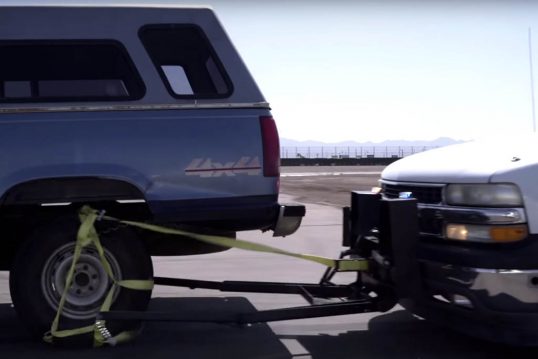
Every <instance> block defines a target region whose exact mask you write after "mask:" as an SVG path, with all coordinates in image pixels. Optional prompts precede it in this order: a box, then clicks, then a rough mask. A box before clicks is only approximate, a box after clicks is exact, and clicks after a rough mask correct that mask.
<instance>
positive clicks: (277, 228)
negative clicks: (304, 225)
mask: <svg viewBox="0 0 538 359" xmlns="http://www.w3.org/2000/svg"><path fill="white" fill-rule="evenodd" d="M305 213H306V210H305V207H304V206H303V205H299V204H291V205H290V204H287V205H280V209H279V211H278V218H277V221H276V223H275V225H274V227H273V237H285V236H289V235H290V234H293V233H295V231H297V229H298V228H299V226H300V225H301V221H302V220H303V217H304V215H305Z"/></svg>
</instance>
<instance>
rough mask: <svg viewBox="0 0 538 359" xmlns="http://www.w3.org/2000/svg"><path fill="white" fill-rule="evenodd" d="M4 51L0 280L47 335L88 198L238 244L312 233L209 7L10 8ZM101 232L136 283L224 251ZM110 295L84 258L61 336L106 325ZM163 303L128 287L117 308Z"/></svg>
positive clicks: (91, 256) (86, 255)
mask: <svg viewBox="0 0 538 359" xmlns="http://www.w3.org/2000/svg"><path fill="white" fill-rule="evenodd" d="M0 53H1V54H2V55H1V56H0V222H1V226H2V234H1V236H0V238H1V243H2V250H1V251H0V270H9V271H10V290H11V296H12V299H13V303H14V305H15V308H16V310H17V312H18V314H19V315H20V317H21V319H22V320H23V321H24V323H25V324H26V325H27V326H28V327H29V328H30V329H31V330H32V331H33V332H34V333H36V334H38V335H42V334H43V332H45V331H46V330H47V329H48V327H49V326H50V322H51V320H52V318H53V317H54V314H55V312H56V310H57V308H58V303H59V301H60V297H61V293H62V291H63V289H64V287H65V278H66V273H67V270H68V268H69V265H70V263H71V259H72V257H73V251H74V239H75V235H76V231H77V227H78V224H79V222H78V218H77V216H76V213H77V209H78V208H80V207H81V206H82V205H84V204H90V205H92V206H93V207H95V208H99V209H104V210H106V211H107V214H110V215H112V216H117V217H121V218H126V219H132V220H139V221H147V222H151V223H160V224H166V225H169V226H175V227H177V228H183V229H187V230H190V231H193V232H197V233H210V234H220V235H226V236H228V237H230V236H234V235H235V233H236V232H237V231H242V230H253V229H260V230H273V231H274V234H275V235H276V236H285V235H288V234H291V233H293V232H294V231H295V230H296V229H297V227H298V226H299V224H300V221H301V218H302V217H303V216H304V207H303V206H299V205H281V204H279V202H278V192H279V165H280V159H279V143H278V133H277V129H276V126H275V121H274V120H273V118H272V117H271V112H270V108H269V105H268V103H267V102H266V101H265V99H264V97H263V95H262V93H261V92H260V90H259V89H258V87H257V85H256V83H255V81H254V80H253V78H252V76H251V75H250V73H249V71H248V70H247V68H246V67H245V65H244V63H243V61H242V60H241V57H240V56H239V54H238V53H237V51H236V49H235V48H234V46H233V45H232V43H231V41H230V39H229V38H228V36H227V34H226V32H225V31H224V29H223V27H222V26H221V24H220V22H219V21H218V19H217V17H216V16H215V14H214V12H213V11H212V10H211V9H210V8H205V7H180V6H167V7H160V6H155V5H151V6H150V5H146V6H144V5H139V6H11V7H8V6H4V7H2V8H1V11H0ZM98 226H99V228H98V230H99V231H100V233H101V237H102V241H103V244H104V246H105V249H106V256H107V258H108V260H109V262H110V264H111V267H112V271H113V272H114V273H115V275H116V276H117V277H118V278H123V279H147V278H151V277H152V274H153V273H152V264H151V255H188V254H198V253H210V252H215V251H220V250H223V249H224V248H220V247H216V246H210V245H207V244H202V243H198V242H196V241H193V240H183V239H180V238H179V239H178V238H166V237H165V236H164V235H155V234H149V233H141V232H137V231H135V230H133V229H131V228H125V227H121V226H120V227H118V226H113V225H110V224H105V223H99V224H98ZM110 285H111V283H110V280H109V279H108V277H107V275H106V274H105V273H104V271H103V270H102V268H101V266H100V263H99V260H98V256H97V252H96V250H95V249H92V248H90V249H85V250H84V252H83V253H82V257H81V259H80V262H79V264H77V268H76V273H75V277H74V283H73V285H72V287H71V288H70V289H69V292H68V295H67V302H66V305H65V308H64V313H63V318H62V326H63V328H74V327H80V326H81V325H86V324H87V323H90V322H92V320H93V319H94V317H95V315H96V313H97V312H98V310H99V305H100V303H101V301H102V300H103V297H104V296H105V295H106V293H107V290H108V288H109V286H110ZM149 299H150V293H148V292H139V291H130V290H128V289H122V290H121V291H120V293H119V294H118V295H117V297H116V299H115V304H114V306H113V309H114V308H116V309H124V310H143V309H144V308H145V307H146V306H147V304H148V301H149ZM125 325H126V324H125V323H118V324H117V326H118V328H111V329H112V330H120V329H123V327H125ZM119 327H122V328H119Z"/></svg>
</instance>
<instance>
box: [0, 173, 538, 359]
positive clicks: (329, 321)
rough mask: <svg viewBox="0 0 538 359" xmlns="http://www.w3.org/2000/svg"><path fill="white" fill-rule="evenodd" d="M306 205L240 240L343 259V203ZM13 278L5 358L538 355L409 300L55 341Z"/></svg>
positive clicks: (171, 292)
mask: <svg viewBox="0 0 538 359" xmlns="http://www.w3.org/2000/svg"><path fill="white" fill-rule="evenodd" d="M350 176H352V175H350ZM356 176H357V178H358V177H360V176H361V175H356ZM294 200H295V199H294V198H293V196H291V195H282V196H281V201H294ZM312 202H316V201H312ZM321 202H323V201H321ZM306 204H307V215H306V218H305V219H304V221H303V224H302V226H301V228H300V229H299V231H298V232H297V233H296V234H294V235H292V236H289V237H287V238H272V237H271V234H270V233H263V234H262V233H260V232H257V231H256V232H245V233H240V234H239V235H238V237H239V238H243V239H247V240H252V241H255V242H259V243H264V244H269V245H273V246H276V247H279V248H282V249H286V250H290V251H296V252H301V253H310V254H317V255H321V256H329V257H336V256H338V253H339V251H340V250H341V246H340V243H341V231H342V226H341V211H340V209H339V208H337V207H335V206H334V205H327V204H316V203H306ZM154 267H155V274H156V275H157V276H170V277H182V278H191V279H204V280H257V281H287V282H309V283H316V282H317V281H318V280H319V278H320V276H321V274H322V273H323V270H324V268H323V267H322V266H320V265H319V264H316V263H311V262H306V261H301V260H297V259H294V258H289V257H284V256H278V255H273V254H262V253H254V252H246V251H241V250H237V249H231V250H228V251H225V252H222V253H215V254H209V255H199V256H189V257H155V258H154ZM7 279H8V276H7V273H5V272H0V358H54V359H61V358H69V359H84V358H127V357H128V358H129V359H134V358H144V359H147V358H150V357H151V358H155V359H157V358H179V357H181V358H212V359H213V358H234V359H235V358H301V359H303V358H320V359H324V358H330V359H334V358H455V357H458V358H501V357H502V358H504V357H506V356H511V357H518V358H519V357H526V356H528V357H531V356H536V354H537V353H538V352H537V351H534V350H527V349H517V348H509V347H505V346H501V345H496V344H492V343H487V342H483V341H479V340H475V339H472V338H469V337H466V336H463V335H460V334H458V333H455V332H452V331H450V330H447V329H444V328H441V327H438V326H436V325H433V324H431V323H429V322H426V321H424V320H421V319H418V318H415V317H414V316H412V315H411V314H409V313H408V312H406V311H405V310H403V309H402V308H401V307H395V308H394V309H393V310H391V311H389V312H387V313H369V314H353V315H346V316H338V317H331V318H314V319H304V320H294V321H283V322H275V323H271V324H255V325H250V326H236V325H224V324H213V323H170V322H167V323H162V322H160V323H149V324H147V325H146V327H145V330H144V332H143V335H142V336H141V337H139V338H138V339H137V340H136V341H134V342H132V343H129V344H124V345H121V346H118V347H115V348H102V349H84V350H74V349H62V348H52V347H50V346H48V345H45V344H42V343H40V342H35V341H32V340H31V339H30V337H29V336H28V334H27V333H26V331H25V330H24V328H23V327H22V326H21V324H20V322H19V321H18V319H17V317H16V315H15V312H14V310H13V308H12V307H11V304H10V299H9V287H8V280H7ZM352 279H353V277H352V274H349V273H348V274H345V275H341V277H339V278H338V280H337V281H338V282H341V283H346V282H350V281H351V280H352ZM306 304H307V303H306V302H305V301H304V300H303V299H302V298H301V297H299V296H294V295H275V294H248V293H225V292H218V291H211V290H200V289H196V290H190V289H186V288H175V287H164V286H157V287H156V288H155V290H154V293H153V300H152V303H151V309H154V310H158V311H171V312H182V313H193V312H197V311H207V310H210V311H212V312H214V313H217V314H218V315H221V314H226V313H249V312H254V311H257V310H264V309H273V308H280V307H287V306H297V305H306Z"/></svg>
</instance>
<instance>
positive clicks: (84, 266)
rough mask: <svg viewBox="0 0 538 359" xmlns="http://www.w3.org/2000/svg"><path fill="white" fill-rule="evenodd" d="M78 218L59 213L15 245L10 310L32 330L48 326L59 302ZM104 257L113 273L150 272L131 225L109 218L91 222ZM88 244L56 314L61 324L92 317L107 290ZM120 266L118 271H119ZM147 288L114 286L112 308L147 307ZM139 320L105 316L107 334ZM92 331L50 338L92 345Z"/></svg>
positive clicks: (141, 275)
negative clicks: (113, 318)
mask: <svg viewBox="0 0 538 359" xmlns="http://www.w3.org/2000/svg"><path fill="white" fill-rule="evenodd" d="M79 225H80V222H79V221H78V219H77V218H76V217H74V216H73V217H69V218H62V219H60V220H58V221H56V222H54V223H51V224H49V225H45V226H43V227H41V228H38V229H37V230H36V231H34V233H33V234H32V235H30V237H29V238H28V239H27V241H26V242H25V243H24V244H23V245H22V246H21V248H20V249H19V250H18V252H17V255H16V257H15V260H14V263H13V266H12V269H11V272H10V277H9V285H10V290H11V298H12V301H13V304H14V306H15V310H16V311H17V314H18V315H19V317H20V319H21V320H22V321H23V323H24V324H25V325H26V326H27V327H28V328H29V329H30V331H31V332H32V334H34V335H35V336H37V337H39V338H41V337H42V336H43V334H44V333H45V332H47V331H48V330H50V326H51V323H52V320H53V319H54V316H55V315H56V311H57V308H58V303H59V298H60V296H61V294H62V293H61V292H63V288H62V284H61V283H62V278H63V283H65V276H66V272H65V271H66V268H69V266H70V263H71V260H70V258H69V256H70V255H71V253H72V249H74V245H75V239H76V233H77V231H78V227H79ZM96 227H97V230H98V233H100V240H101V244H102V245H103V247H104V248H105V251H106V253H107V254H106V255H107V259H108V260H109V262H111V265H112V267H113V269H114V272H116V273H117V274H118V276H119V277H120V278H118V279H139V280H147V279H151V278H152V277H153V266H152V263H151V257H150V256H149V254H148V253H147V251H146V248H145V247H144V245H143V243H142V241H141V240H139V239H138V238H137V236H136V233H135V231H133V230H132V229H131V228H128V227H118V226H117V224H116V223H114V222H103V223H101V222H100V223H98V224H97V225H96ZM95 257H97V254H96V251H95V249H94V248H93V247H91V248H88V249H87V250H85V251H84V253H83V255H82V257H81V259H80V260H79V263H80V267H79V268H78V271H77V274H76V275H75V277H76V280H75V279H74V284H73V286H72V287H71V289H70V291H69V298H70V299H68V300H67V302H66V306H65V307H64V312H63V314H62V316H61V317H60V327H59V329H60V330H63V329H73V328H80V327H84V326H87V325H91V324H93V323H94V322H95V315H96V314H97V312H98V310H99V307H100V305H101V303H102V301H103V300H104V297H105V296H106V295H107V294H108V291H109V288H110V280H108V279H107V277H106V275H103V273H104V272H100V271H99V267H100V264H99V263H98V262H96V260H95ZM118 272H119V273H118ZM150 298H151V291H141V290H130V289H126V288H121V289H119V291H118V292H117V296H116V298H115V300H114V303H113V305H112V308H111V310H115V309H116V310H136V311H143V310H145V309H146V308H147V306H148V303H149V300H150ZM139 326H140V323H138V322H118V321H115V322H108V323H107V329H109V330H110V332H111V333H112V335H115V334H117V333H119V332H121V331H123V330H127V329H135V328H137V327H139ZM92 342H93V334H87V335H86V334H85V335H79V336H74V337H68V338H64V339H61V340H57V339H55V343H60V344H64V345H75V346H81V345H91V344H92Z"/></svg>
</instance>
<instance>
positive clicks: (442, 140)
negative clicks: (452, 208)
mask: <svg viewBox="0 0 538 359" xmlns="http://www.w3.org/2000/svg"><path fill="white" fill-rule="evenodd" d="M463 142H466V141H461V140H454V139H452V138H449V137H439V138H437V139H435V140H431V141H409V140H387V141H383V142H356V141H344V142H331V143H327V142H321V141H296V140H291V139H288V138H280V146H282V147H291V146H294V147H314V146H349V147H361V146H402V147H404V146H405V147H407V146H414V147H418V146H421V147H422V146H424V147H443V146H448V145H453V144H457V143H463Z"/></svg>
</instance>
